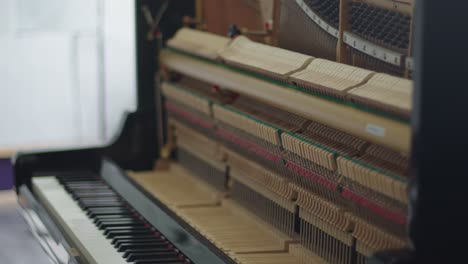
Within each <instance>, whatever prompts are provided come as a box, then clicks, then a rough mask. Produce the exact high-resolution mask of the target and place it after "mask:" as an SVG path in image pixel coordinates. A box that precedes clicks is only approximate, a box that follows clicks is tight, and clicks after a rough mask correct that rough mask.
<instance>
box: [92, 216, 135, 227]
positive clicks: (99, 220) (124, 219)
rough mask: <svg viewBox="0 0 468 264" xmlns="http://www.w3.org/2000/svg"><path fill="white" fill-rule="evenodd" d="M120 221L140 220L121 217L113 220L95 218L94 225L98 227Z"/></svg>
mask: <svg viewBox="0 0 468 264" xmlns="http://www.w3.org/2000/svg"><path fill="white" fill-rule="evenodd" d="M106 216H107V215H106ZM121 221H141V220H140V219H139V218H133V217H121V216H119V217H115V218H95V219H94V224H96V225H97V226H99V225H100V224H102V223H113V222H121Z"/></svg>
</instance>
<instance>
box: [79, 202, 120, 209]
mask: <svg viewBox="0 0 468 264" xmlns="http://www.w3.org/2000/svg"><path fill="white" fill-rule="evenodd" d="M79 205H80V207H81V208H82V209H84V210H88V209H91V208H105V207H114V206H121V205H122V204H121V203H95V204H81V203H79Z"/></svg>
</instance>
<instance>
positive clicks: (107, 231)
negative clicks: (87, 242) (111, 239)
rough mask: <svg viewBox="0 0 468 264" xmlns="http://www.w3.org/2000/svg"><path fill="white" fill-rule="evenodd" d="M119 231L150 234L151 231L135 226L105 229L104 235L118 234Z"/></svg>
mask: <svg viewBox="0 0 468 264" xmlns="http://www.w3.org/2000/svg"><path fill="white" fill-rule="evenodd" d="M117 231H130V232H149V231H150V229H149V228H147V227H145V226H141V227H138V226H137V227H133V226H112V227H108V228H105V229H104V235H108V234H110V233H112V232H117Z"/></svg>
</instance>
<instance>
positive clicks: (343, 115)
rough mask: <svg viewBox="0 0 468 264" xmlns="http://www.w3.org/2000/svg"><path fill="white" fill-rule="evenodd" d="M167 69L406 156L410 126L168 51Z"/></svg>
mask: <svg viewBox="0 0 468 264" xmlns="http://www.w3.org/2000/svg"><path fill="white" fill-rule="evenodd" d="M161 63H162V64H163V65H165V66H166V67H167V68H168V69H171V70H174V71H176V72H179V73H182V74H185V75H187V76H191V77H194V78H197V79H199V80H202V81H205V82H208V83H213V84H216V85H218V86H220V87H222V88H225V89H228V90H231V91H234V92H237V93H240V94H243V95H246V96H248V97H251V98H254V99H256V100H259V101H262V102H264V103H266V104H269V105H273V106H275V107H278V108H280V109H283V110H286V111H289V112H291V113H295V114H297V115H300V116H303V117H305V118H308V119H311V120H314V121H317V122H319V123H322V124H324V125H327V126H330V127H332V128H335V129H338V130H341V131H344V132H347V133H349V134H352V135H354V136H357V137H360V138H363V139H365V140H368V141H370V142H373V143H376V144H380V145H383V146H386V147H388V148H391V149H394V150H396V151H399V152H402V153H409V144H410V126H409V124H407V123H404V122H400V121H396V120H392V119H388V118H385V117H382V116H379V115H376V114H372V113H369V112H366V111H362V110H359V109H356V108H354V107H351V106H348V105H344V104H340V103H336V102H333V101H329V100H326V99H322V98H319V97H316V96H313V95H308V94H305V93H302V92H300V91H295V90H293V89H288V88H286V87H283V86H280V85H277V84H274V83H271V82H268V81H264V80H261V79H258V78H255V77H251V76H249V75H246V74H242V73H239V72H236V71H233V70H230V69H228V68H225V67H220V66H218V65H215V64H212V63H209V62H205V61H202V60H198V59H195V58H192V57H189V56H185V55H182V54H178V53H175V52H171V51H163V52H162V54H161Z"/></svg>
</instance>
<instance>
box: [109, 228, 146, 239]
mask: <svg viewBox="0 0 468 264" xmlns="http://www.w3.org/2000/svg"><path fill="white" fill-rule="evenodd" d="M152 234H153V233H152V232H150V231H148V230H142V231H132V230H114V231H111V232H109V233H107V235H105V236H106V237H107V238H114V237H116V236H126V235H127V236H128V235H133V236H149V235H152Z"/></svg>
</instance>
